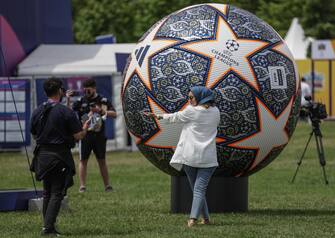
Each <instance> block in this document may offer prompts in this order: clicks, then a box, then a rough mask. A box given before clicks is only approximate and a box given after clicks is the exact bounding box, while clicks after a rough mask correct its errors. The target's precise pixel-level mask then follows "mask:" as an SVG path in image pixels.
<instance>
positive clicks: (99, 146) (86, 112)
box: [66, 79, 116, 192]
mask: <svg viewBox="0 0 335 238" xmlns="http://www.w3.org/2000/svg"><path fill="white" fill-rule="evenodd" d="M83 88H84V96H83V97H81V98H79V99H78V101H76V102H74V103H73V106H72V109H73V110H74V111H75V112H77V114H78V116H79V119H80V120H81V121H85V120H87V118H89V117H91V120H90V125H89V128H88V133H87V135H86V136H85V138H83V139H82V140H81V141H80V144H79V150H80V162H79V180H80V187H79V192H85V191H86V176H87V162H88V159H89V157H90V154H91V152H92V151H93V153H94V154H95V157H96V159H97V161H98V165H99V169H100V174H101V176H102V179H103V183H104V186H105V191H106V192H110V191H112V190H113V188H112V186H111V185H110V182H109V174H108V168H107V165H106V142H107V138H106V136H105V120H106V118H107V117H110V118H116V112H115V109H114V107H113V106H112V104H111V102H110V101H109V100H108V99H107V98H105V97H102V96H100V95H99V94H98V93H97V89H96V82H95V80H94V79H87V80H85V81H84V83H83ZM72 94H73V92H71V91H68V92H67V93H66V96H67V105H68V106H69V107H70V105H71V101H70V97H71V96H72Z"/></svg>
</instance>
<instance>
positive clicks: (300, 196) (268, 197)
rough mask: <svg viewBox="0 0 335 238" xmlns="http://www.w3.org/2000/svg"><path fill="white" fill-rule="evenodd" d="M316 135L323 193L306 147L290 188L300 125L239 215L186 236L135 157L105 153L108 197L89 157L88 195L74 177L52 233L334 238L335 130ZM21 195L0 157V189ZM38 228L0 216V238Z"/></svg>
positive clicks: (15, 164)
mask: <svg viewBox="0 0 335 238" xmlns="http://www.w3.org/2000/svg"><path fill="white" fill-rule="evenodd" d="M321 129H322V132H323V134H324V138H323V141H324V147H325V154H326V161H327V165H326V172H327V175H328V180H329V185H328V186H326V185H325V184H324V181H323V176H322V171H321V167H320V165H319V161H318V158H317V152H316V145H315V141H314V140H312V141H311V143H310V146H309V148H308V150H307V153H306V156H305V158H304V160H303V163H302V165H301V168H300V171H299V173H298V175H297V178H296V181H295V183H294V184H291V183H290V180H291V178H292V176H293V174H294V171H295V169H296V162H297V159H298V157H299V156H300V154H301V153H302V151H303V149H304V146H305V144H306V140H307V139H308V136H309V133H310V131H311V127H310V126H309V125H308V124H306V123H301V124H298V126H297V129H296V131H295V133H294V135H293V137H292V139H291V141H290V143H289V144H288V146H287V147H286V148H285V149H284V151H283V152H282V153H281V154H280V156H279V157H278V158H277V159H276V160H275V161H274V162H272V163H271V164H270V165H269V166H268V167H266V168H265V169H263V170H261V171H260V172H258V173H256V174H254V175H252V176H251V177H250V178H249V211H248V212H247V213H225V214H211V218H212V221H214V224H213V225H210V226H205V227H204V226H202V227H200V226H198V227H195V228H192V229H189V228H187V227H186V220H187V215H186V214H171V213H170V177H169V176H168V175H166V174H164V173H162V172H160V171H159V170H158V169H156V168H155V167H154V166H153V165H151V164H150V163H149V162H148V161H147V160H146V159H144V157H143V156H142V155H141V154H140V153H127V152H113V153H108V167H109V171H110V176H111V181H112V184H113V187H114V191H113V192H112V193H105V192H104V191H103V185H102V180H101V177H100V175H99V171H98V167H97V163H96V161H95V159H94V158H93V157H92V158H91V159H90V161H89V173H88V183H87V189H88V191H87V192H86V193H84V194H80V193H78V178H77V177H76V179H75V180H76V181H75V186H74V187H72V188H71V189H70V190H69V203H70V207H71V211H70V212H62V213H61V215H60V216H59V218H58V228H59V230H60V231H61V232H63V233H64V234H66V235H67V236H69V237H304V238H306V237H322V238H323V237H335V177H334V171H335V168H334V167H335V162H334V159H335V123H334V122H324V123H322V126H321ZM75 160H76V162H78V156H77V155H76V156H75ZM37 185H38V187H39V188H41V184H40V183H38V184H37ZM26 187H32V183H31V178H30V174H29V172H28V168H27V162H26V159H25V156H24V155H23V154H18V153H0V188H1V189H5V188H26ZM41 225H42V218H41V215H40V214H39V213H37V212H2V213H0V237H38V236H39V232H40V229H41Z"/></svg>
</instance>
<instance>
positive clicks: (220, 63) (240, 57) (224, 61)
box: [181, 16, 269, 91]
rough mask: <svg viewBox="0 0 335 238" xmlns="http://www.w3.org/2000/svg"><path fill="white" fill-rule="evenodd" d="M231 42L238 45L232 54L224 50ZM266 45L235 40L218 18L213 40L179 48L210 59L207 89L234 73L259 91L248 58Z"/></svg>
mask: <svg viewBox="0 0 335 238" xmlns="http://www.w3.org/2000/svg"><path fill="white" fill-rule="evenodd" d="M231 40H234V41H236V42H237V43H238V45H239V47H238V50H236V51H233V52H232V51H230V50H229V49H227V48H226V42H227V41H231ZM268 45H269V43H268V42H265V41H261V40H249V39H239V38H237V36H236V35H235V34H234V32H233V30H232V29H231V27H230V26H229V24H227V22H226V21H225V20H224V19H223V18H222V17H221V16H219V17H218V25H217V30H216V36H215V38H214V39H210V40H200V41H193V42H188V43H184V44H182V45H181V48H183V49H185V50H188V51H191V52H194V53H197V54H199V55H203V56H206V57H208V58H210V60H211V63H210V68H209V71H208V78H207V82H206V86H207V87H209V88H212V87H213V86H214V85H215V84H216V83H217V82H218V81H219V80H220V79H222V78H223V77H224V75H226V74H227V73H228V72H229V71H234V72H235V73H236V74H238V75H239V76H240V77H241V78H242V79H243V80H245V81H246V82H247V83H248V84H249V85H251V86H252V87H254V88H255V89H256V90H257V91H259V87H258V83H257V80H256V76H255V74H254V71H253V70H252V67H251V65H250V61H249V59H248V57H249V56H250V55H252V54H254V53H256V52H257V51H260V50H262V49H263V48H265V47H267V46H268Z"/></svg>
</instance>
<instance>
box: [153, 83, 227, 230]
mask: <svg viewBox="0 0 335 238" xmlns="http://www.w3.org/2000/svg"><path fill="white" fill-rule="evenodd" d="M188 96H189V100H190V105H188V106H187V107H186V108H185V109H184V110H183V111H179V112H175V113H171V114H162V115H155V114H153V113H149V115H150V116H153V117H156V118H157V119H165V120H168V121H169V122H171V123H183V128H182V132H181V135H180V138H179V141H178V144H177V147H176V150H175V152H174V154H173V156H172V159H171V161H170V165H171V166H172V167H174V168H175V169H177V170H181V169H183V170H184V171H185V173H186V175H187V178H188V180H189V183H190V186H191V189H192V191H193V201H192V209H191V214H190V219H189V220H188V222H187V225H188V227H193V226H194V225H195V224H196V221H197V219H198V218H199V216H200V214H202V216H203V220H202V221H201V223H202V224H209V212H208V207H207V202H206V196H205V195H206V189H207V186H208V183H209V180H210V178H211V176H212V175H213V173H214V171H215V169H216V168H217V166H218V162H217V154H216V135H217V127H218V126H219V123H220V111H219V109H218V108H217V107H216V106H214V93H213V91H212V90H210V89H207V88H206V87H203V86H195V87H192V88H191V89H190V92H189V95H188Z"/></svg>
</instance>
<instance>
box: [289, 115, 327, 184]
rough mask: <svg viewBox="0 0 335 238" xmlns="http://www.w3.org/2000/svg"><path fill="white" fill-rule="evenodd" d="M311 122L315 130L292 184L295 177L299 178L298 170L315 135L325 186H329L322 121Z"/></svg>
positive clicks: (299, 162) (313, 120)
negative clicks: (321, 128) (321, 127)
mask: <svg viewBox="0 0 335 238" xmlns="http://www.w3.org/2000/svg"><path fill="white" fill-rule="evenodd" d="M311 121H312V128H313V130H312V132H311V133H310V136H309V139H308V141H307V144H306V146H305V149H304V152H303V153H302V155H301V157H300V159H299V161H298V163H297V164H298V166H297V169H296V170H295V174H294V176H293V178H292V181H291V183H294V180H295V177H296V176H297V173H298V170H299V168H300V165H301V162H302V159H303V158H304V155H305V153H306V150H307V147H308V144H309V142H310V141H311V139H312V137H313V134H314V136H315V141H316V148H317V151H318V156H319V162H320V165H321V167H322V171H323V177H324V180H325V184H328V180H327V175H326V171H325V165H326V159H325V154H324V150H323V144H322V133H321V130H320V122H321V121H320V120H319V119H315V118H311Z"/></svg>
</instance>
